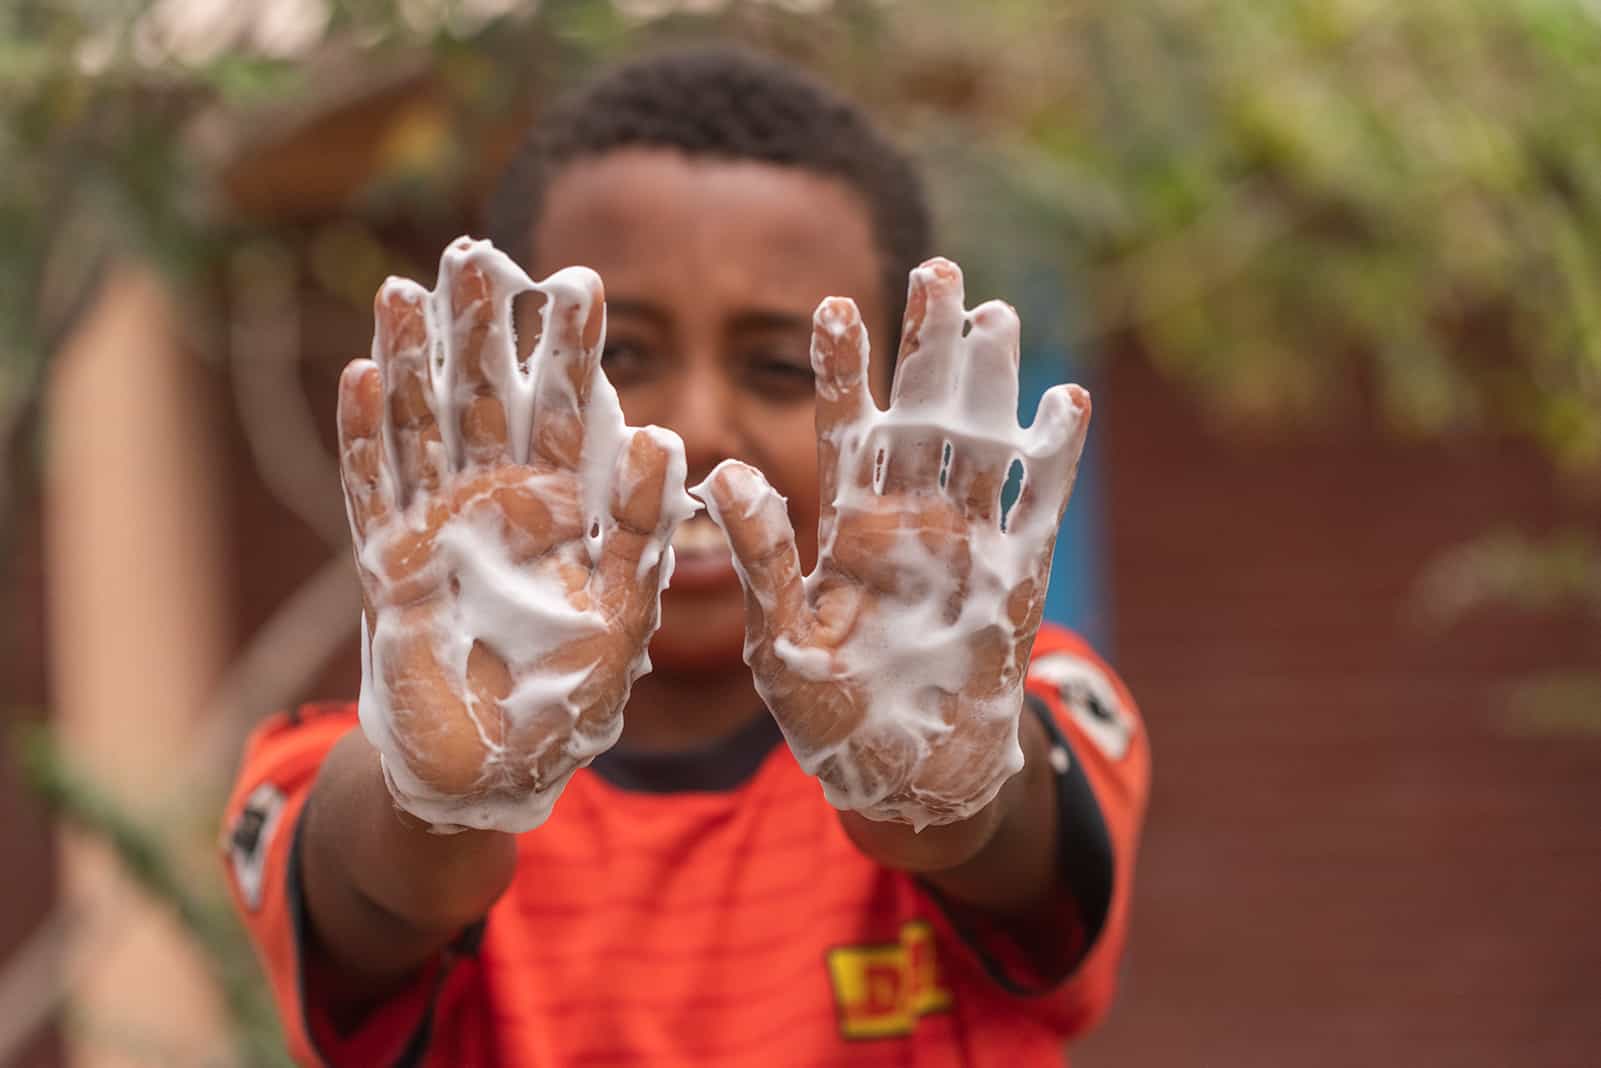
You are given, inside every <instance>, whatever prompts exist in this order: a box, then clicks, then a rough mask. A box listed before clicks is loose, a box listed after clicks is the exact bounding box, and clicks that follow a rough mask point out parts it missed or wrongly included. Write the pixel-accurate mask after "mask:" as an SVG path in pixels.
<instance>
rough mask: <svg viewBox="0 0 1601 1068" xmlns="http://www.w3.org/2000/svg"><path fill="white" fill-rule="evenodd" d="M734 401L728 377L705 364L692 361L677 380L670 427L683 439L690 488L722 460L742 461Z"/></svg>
mask: <svg viewBox="0 0 1601 1068" xmlns="http://www.w3.org/2000/svg"><path fill="white" fill-rule="evenodd" d="M737 400H738V398H737V397H736V396H735V391H734V389H733V384H732V383H730V382H729V381H728V376H727V375H726V374H724V373H723V372H722V371H721V370H720V369H718V368H717V367H715V366H712V365H709V363H708V362H707V361H703V360H694V361H691V366H690V368H689V369H688V373H686V374H684V375H683V376H682V377H681V378H680V379H679V381H678V388H677V389H676V391H675V393H674V396H673V401H672V422H671V423H670V424H669V425H670V426H671V427H672V429H673V430H675V431H677V432H678V436H679V437H681V438H683V439H684V463H685V466H686V467H687V468H688V475H689V482H690V484H691V485H693V484H694V483H696V482H699V481H700V480H701V479H703V478H705V477H706V476H707V475H709V474H711V470H712V468H714V467H716V466H717V465H718V464H719V463H721V462H722V461H723V460H727V459H729V458H735V459H743V458H744V457H742V456H741V453H742V451H743V449H742V436H741V434H740V430H739V409H738V405H737V403H736V402H737Z"/></svg>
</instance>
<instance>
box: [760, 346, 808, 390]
mask: <svg viewBox="0 0 1601 1068" xmlns="http://www.w3.org/2000/svg"><path fill="white" fill-rule="evenodd" d="M744 365H745V377H746V380H747V381H748V382H749V383H750V386H751V388H752V389H753V390H755V391H756V392H758V393H760V394H762V395H764V396H767V397H770V398H772V399H775V400H790V399H800V398H807V399H810V398H811V396H812V394H813V392H814V386H813V381H812V379H813V376H812V361H811V356H810V354H809V353H806V352H799V353H796V352H791V351H788V350H786V349H782V348H758V349H753V350H751V351H750V352H748V353H747V354H746V355H745V360H744Z"/></svg>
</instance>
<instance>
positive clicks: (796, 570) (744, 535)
mask: <svg viewBox="0 0 1601 1068" xmlns="http://www.w3.org/2000/svg"><path fill="white" fill-rule="evenodd" d="M690 492H691V493H693V494H694V495H695V496H697V497H699V498H700V499H701V500H703V501H705V502H706V511H707V513H708V514H709V515H710V516H711V518H712V521H713V522H715V523H716V524H717V525H718V526H719V527H721V528H722V531H723V534H724V535H725V536H726V537H727V538H728V545H729V548H731V549H732V550H733V552H734V567H735V570H737V571H738V572H739V577H740V581H741V582H742V583H743V584H744V586H745V592H746V594H748V595H749V597H750V598H751V599H752V600H753V601H754V602H755V604H756V606H757V608H758V609H759V611H760V612H761V618H760V619H759V620H747V621H746V625H747V627H748V628H751V637H753V638H756V639H757V640H758V641H763V640H766V641H770V640H772V639H773V638H775V637H778V636H780V635H785V634H794V633H798V631H799V629H800V625H801V623H802V621H803V611H804V606H805V591H804V587H803V586H802V584H801V570H800V556H799V554H798V553H797V552H796V551H795V532H794V530H793V528H791V526H790V523H789V513H788V511H787V510H786V509H785V507H784V498H782V497H780V496H779V495H778V494H777V493H776V492H774V490H773V487H772V486H770V485H768V484H767V479H765V478H763V477H762V473H761V472H760V471H758V470H756V469H755V468H754V467H751V466H750V465H749V464H743V463H740V462H739V461H738V460H724V461H723V462H722V463H720V464H718V465H717V467H716V468H715V469H713V471H712V473H711V475H710V476H709V477H708V478H707V479H706V481H705V482H702V483H701V484H700V485H698V486H696V487H695V488H694V489H692V490H691V491H690Z"/></svg>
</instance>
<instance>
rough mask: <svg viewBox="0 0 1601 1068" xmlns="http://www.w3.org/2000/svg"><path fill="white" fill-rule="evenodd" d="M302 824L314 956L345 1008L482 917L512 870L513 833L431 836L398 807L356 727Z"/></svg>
mask: <svg viewBox="0 0 1601 1068" xmlns="http://www.w3.org/2000/svg"><path fill="white" fill-rule="evenodd" d="M302 819H303V820H304V827H303V830H302V839H301V884H302V886H301V889H302V892H303V893H304V896H305V903H306V909H307V914H308V919H309V920H310V927H311V931H310V934H311V936H312V939H313V942H314V945H313V946H312V947H310V948H311V949H312V951H313V952H314V953H315V954H316V955H317V957H318V958H319V961H318V963H320V964H322V965H324V966H327V967H330V968H332V969H333V971H334V972H335V973H337V975H338V976H339V978H340V983H339V984H337V991H338V999H339V1001H340V1002H342V1003H344V1004H347V1005H361V1004H364V1003H366V1002H370V1001H371V1000H372V999H374V998H376V997H379V996H381V995H382V994H384V993H385V992H387V990H388V989H389V988H390V987H392V986H393V985H394V984H395V983H396V982H397V981H399V980H400V979H402V978H404V977H406V976H408V975H409V974H411V973H412V972H413V971H414V970H415V969H416V968H417V967H418V966H419V965H420V964H422V963H423V962H424V961H426V960H427V959H428V958H429V957H430V956H431V955H433V954H434V953H435V952H437V951H438V950H439V949H441V948H442V947H443V946H444V945H445V944H446V943H448V942H449V941H450V939H451V938H453V937H454V936H455V935H456V934H457V932H459V931H460V930H461V928H462V927H464V926H466V925H467V924H469V923H471V922H473V921H474V920H476V919H479V918H481V917H482V916H483V915H484V913H485V912H486V911H487V910H488V908H489V907H490V906H491V905H492V904H494V902H495V900H496V899H497V898H499V896H500V895H501V893H502V892H503V891H504V890H505V888H506V887H507V885H509V883H510V882H511V878H512V873H513V871H514V870H515V867H516V860H517V846H516V838H515V837H514V836H512V835H509V834H500V833H497V832H493V831H463V832H461V833H459V834H452V835H437V834H432V833H430V832H429V831H428V829H427V827H426V825H424V824H422V823H421V822H420V821H418V820H416V819H414V818H413V817H411V816H408V815H406V814H405V813H403V812H401V811H400V810H399V809H398V808H396V807H395V804H394V801H393V800H392V799H391V798H390V796H389V788H388V787H387V786H386V785H385V783H384V778H383V770H382V768H381V767H380V766H379V762H378V754H377V752H376V751H375V750H374V749H373V748H372V746H371V745H370V744H368V742H367V739H366V738H365V737H364V736H363V734H362V733H361V731H360V730H359V729H358V730H352V731H350V733H348V734H346V735H345V736H344V737H343V738H342V739H340V741H339V742H338V744H337V745H335V746H334V748H333V749H332V750H331V751H330V752H329V754H328V757H327V759H326V760H325V761H324V763H323V766H322V770H321V771H320V772H319V774H318V776H317V781H316V783H315V785H314V786H313V787H312V794H311V798H310V800H309V801H308V802H307V805H306V809H305V814H304V816H303V817H302ZM335 1007H336V1008H337V1006H335Z"/></svg>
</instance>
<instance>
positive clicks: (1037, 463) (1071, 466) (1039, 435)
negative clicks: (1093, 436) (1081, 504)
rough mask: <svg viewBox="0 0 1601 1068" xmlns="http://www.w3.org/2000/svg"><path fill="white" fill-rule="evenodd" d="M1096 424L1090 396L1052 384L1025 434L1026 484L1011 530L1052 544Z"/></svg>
mask: <svg viewBox="0 0 1601 1068" xmlns="http://www.w3.org/2000/svg"><path fill="white" fill-rule="evenodd" d="M1089 428H1090V395H1089V393H1088V392H1087V391H1085V390H1084V389H1083V388H1082V387H1079V386H1071V385H1069V386H1052V387H1051V388H1050V389H1048V390H1046V391H1045V396H1043V397H1041V398H1040V405H1039V410H1038V412H1037V413H1036V414H1035V416H1034V422H1033V424H1032V425H1031V426H1030V427H1029V428H1028V431H1027V433H1026V434H1025V439H1026V441H1027V444H1026V445H1025V447H1024V451H1023V487H1022V491H1021V493H1020V494H1019V496H1018V499H1017V504H1016V505H1015V506H1013V508H1012V511H1011V514H1010V515H1008V516H1007V522H1006V529H1007V532H1008V533H1010V534H1016V535H1019V536H1023V537H1036V538H1040V539H1042V540H1043V541H1044V542H1045V544H1050V542H1051V540H1052V539H1054V538H1055V536H1056V528H1057V527H1058V526H1059V525H1060V524H1061V521H1062V512H1063V510H1064V509H1066V508H1067V500H1068V497H1069V496H1070V495H1071V494H1072V492H1073V478H1074V476H1075V474H1076V473H1077V471H1078V460H1079V456H1080V455H1081V454H1082V453H1083V451H1084V436H1085V435H1086V434H1087V433H1088V432H1089Z"/></svg>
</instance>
